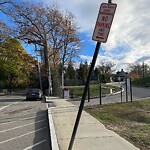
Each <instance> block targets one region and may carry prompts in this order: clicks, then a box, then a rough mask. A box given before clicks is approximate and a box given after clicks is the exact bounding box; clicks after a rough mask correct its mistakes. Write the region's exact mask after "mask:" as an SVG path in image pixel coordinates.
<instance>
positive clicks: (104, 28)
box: [68, 0, 117, 150]
mask: <svg viewBox="0 0 150 150" xmlns="http://www.w3.org/2000/svg"><path fill="white" fill-rule="evenodd" d="M116 7H117V4H114V3H111V0H108V3H102V4H101V6H100V10H99V14H98V17H97V21H96V25H95V29H94V33H93V36H92V39H93V40H94V41H97V44H96V48H95V52H94V56H93V59H92V63H91V67H90V70H89V73H88V77H87V81H86V84H85V88H84V92H83V95H82V99H81V103H80V106H79V110H78V114H77V118H76V121H75V125H74V128H73V132H72V136H71V139H70V143H69V147H68V150H72V147H73V143H74V139H75V136H76V132H77V129H78V125H79V122H80V118H81V114H82V110H83V107H84V103H85V99H86V95H87V91H88V87H89V84H90V79H91V76H92V71H93V69H94V66H95V63H96V59H97V56H98V53H99V49H100V45H101V42H103V43H105V42H106V41H107V37H108V34H109V30H110V27H111V24H112V21H113V17H114V14H115V10H116Z"/></svg>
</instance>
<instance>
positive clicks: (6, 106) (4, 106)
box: [0, 99, 23, 111]
mask: <svg viewBox="0 0 150 150" xmlns="http://www.w3.org/2000/svg"><path fill="white" fill-rule="evenodd" d="M20 101H23V99H21V100H19V101H17V102H14V103H12V104H9V105H6V106H4V107H2V108H0V111H1V110H3V109H5V108H7V107H9V106H11V105H14V104H17V103H19V102H20Z"/></svg>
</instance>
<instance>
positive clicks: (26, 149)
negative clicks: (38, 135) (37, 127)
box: [23, 140, 46, 150]
mask: <svg viewBox="0 0 150 150" xmlns="http://www.w3.org/2000/svg"><path fill="white" fill-rule="evenodd" d="M44 142H46V140H43V141H41V142H38V143H36V144H34V145H32V146H29V147H27V148H25V149H23V150H28V149H31V148H33V147H35V146H37V145H39V144H42V143H44Z"/></svg>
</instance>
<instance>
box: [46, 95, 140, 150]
mask: <svg viewBox="0 0 150 150" xmlns="http://www.w3.org/2000/svg"><path fill="white" fill-rule="evenodd" d="M46 101H47V105H48V115H49V125H50V132H51V138H52V150H68V146H69V142H70V138H71V135H72V130H73V127H74V123H75V120H76V116H77V113H78V107H77V106H75V105H73V104H71V103H69V102H68V101H66V100H65V99H59V98H56V97H49V98H46ZM72 149H73V150H138V148H136V147H135V146H133V145H132V144H130V143H129V142H128V141H126V140H125V139H123V138H121V137H120V136H119V135H118V134H116V133H115V132H113V131H110V130H108V129H106V128H105V126H104V125H103V124H102V123H100V122H99V121H98V120H96V119H95V118H94V117H92V116H91V115H90V114H88V113H86V112H85V111H83V112H82V116H81V120H80V124H79V127H78V131H77V134H76V138H75V141H74V145H73V148H72Z"/></svg>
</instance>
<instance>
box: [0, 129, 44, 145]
mask: <svg viewBox="0 0 150 150" xmlns="http://www.w3.org/2000/svg"><path fill="white" fill-rule="evenodd" d="M44 129H46V127H44V128H40V129H38V130H35V131H32V132H28V133H26V134H23V135H20V136H17V137H14V138H11V139H8V140H5V141H2V142H0V144H3V143H6V142H9V141H12V140H15V139H19V138H21V137H24V136H27V135H29V134H32V133H35V132H39V131H41V130H44Z"/></svg>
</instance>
